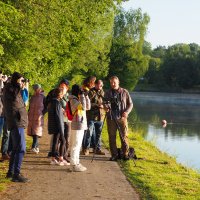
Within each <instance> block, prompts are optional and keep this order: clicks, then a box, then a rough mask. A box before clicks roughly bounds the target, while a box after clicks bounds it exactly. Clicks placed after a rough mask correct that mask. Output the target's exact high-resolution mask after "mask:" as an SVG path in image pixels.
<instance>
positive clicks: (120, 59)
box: [109, 9, 149, 90]
mask: <svg viewBox="0 0 200 200" xmlns="http://www.w3.org/2000/svg"><path fill="white" fill-rule="evenodd" d="M148 23H149V17H148V15H147V14H142V12H141V9H138V10H130V11H128V12H125V11H124V10H119V14H118V15H117V16H116V17H115V23H114V31H113V40H112V47H111V52H110V60H111V62H110V68H109V76H112V75H117V76H118V77H119V79H120V82H121V85H122V86H124V87H126V88H127V89H130V90H133V89H134V87H135V85H136V84H137V82H138V80H139V78H140V77H142V76H143V75H144V73H145V72H146V70H147V68H148V56H145V55H143V54H142V48H143V43H144V37H145V34H146V30H147V25H148Z"/></svg>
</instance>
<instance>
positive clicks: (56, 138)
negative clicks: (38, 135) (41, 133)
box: [51, 133, 65, 157]
mask: <svg viewBox="0 0 200 200" xmlns="http://www.w3.org/2000/svg"><path fill="white" fill-rule="evenodd" d="M59 141H60V143H59ZM58 144H59V155H60V156H63V155H64V149H65V137H64V135H63V134H60V133H55V134H54V135H53V144H52V149H51V152H52V157H56V150H57V149H58Z"/></svg>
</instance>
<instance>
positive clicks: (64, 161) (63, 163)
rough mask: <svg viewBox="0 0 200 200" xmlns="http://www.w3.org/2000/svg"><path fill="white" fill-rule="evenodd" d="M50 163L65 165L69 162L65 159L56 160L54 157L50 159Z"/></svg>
mask: <svg viewBox="0 0 200 200" xmlns="http://www.w3.org/2000/svg"><path fill="white" fill-rule="evenodd" d="M50 165H59V166H66V165H70V163H69V162H67V161H66V160H63V161H57V160H56V159H54V160H51V162H50Z"/></svg>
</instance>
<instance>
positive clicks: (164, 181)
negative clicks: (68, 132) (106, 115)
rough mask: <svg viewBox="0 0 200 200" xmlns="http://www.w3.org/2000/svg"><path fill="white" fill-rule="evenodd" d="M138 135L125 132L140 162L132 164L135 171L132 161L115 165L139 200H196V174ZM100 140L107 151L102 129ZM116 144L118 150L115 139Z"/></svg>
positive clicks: (199, 179) (199, 181) (199, 178)
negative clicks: (139, 197) (135, 191)
mask: <svg viewBox="0 0 200 200" xmlns="http://www.w3.org/2000/svg"><path fill="white" fill-rule="evenodd" d="M141 135H142V131H141V132H137V133H136V132H134V131H130V132H129V139H130V146H132V147H134V148H135V150H136V154H137V156H138V157H139V158H143V159H140V160H136V161H135V162H136V167H135V166H134V163H133V161H132V160H129V161H118V163H119V165H120V167H121V169H122V171H123V172H124V174H125V175H126V177H127V179H128V180H129V181H130V183H131V184H132V185H133V186H134V187H135V188H136V190H137V191H138V192H139V193H140V195H141V197H142V199H153V200H176V199H177V200H180V199H184V200H198V199H200V174H199V173H198V172H197V171H195V170H192V169H190V168H187V167H185V166H183V165H181V164H178V163H177V162H176V159H175V158H173V157H171V156H169V155H167V154H166V153H163V152H161V151H160V150H159V149H158V148H156V147H155V146H154V145H153V144H152V143H151V142H147V141H145V140H144V139H143V138H142V136H141ZM102 140H103V143H104V145H105V147H106V148H109V144H108V134H107V128H106V126H104V128H103V133H102ZM117 144H118V147H120V143H119V137H118V138H117Z"/></svg>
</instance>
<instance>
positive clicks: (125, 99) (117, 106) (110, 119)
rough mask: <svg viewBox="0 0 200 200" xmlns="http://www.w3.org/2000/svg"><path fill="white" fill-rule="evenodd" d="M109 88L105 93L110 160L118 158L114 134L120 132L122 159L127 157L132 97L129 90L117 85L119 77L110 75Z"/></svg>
mask: <svg viewBox="0 0 200 200" xmlns="http://www.w3.org/2000/svg"><path fill="white" fill-rule="evenodd" d="M110 86H111V89H110V90H108V91H107V93H106V94H105V98H106V99H108V100H109V104H110V105H109V106H108V112H107V127H108V135H109V145H110V151H111V156H112V157H111V158H110V161H116V160H117V159H118V152H117V144H116V134H117V130H118V131H119V132H120V134H119V135H120V140H121V148H122V152H123V158H124V160H127V159H128V149H129V144H128V121H127V118H128V115H129V113H130V112H131V110H132V108H133V103H132V99H131V97H130V94H129V92H128V91H127V90H126V89H124V88H121V87H120V86H119V78H118V77H117V76H112V77H111V78H110Z"/></svg>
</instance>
